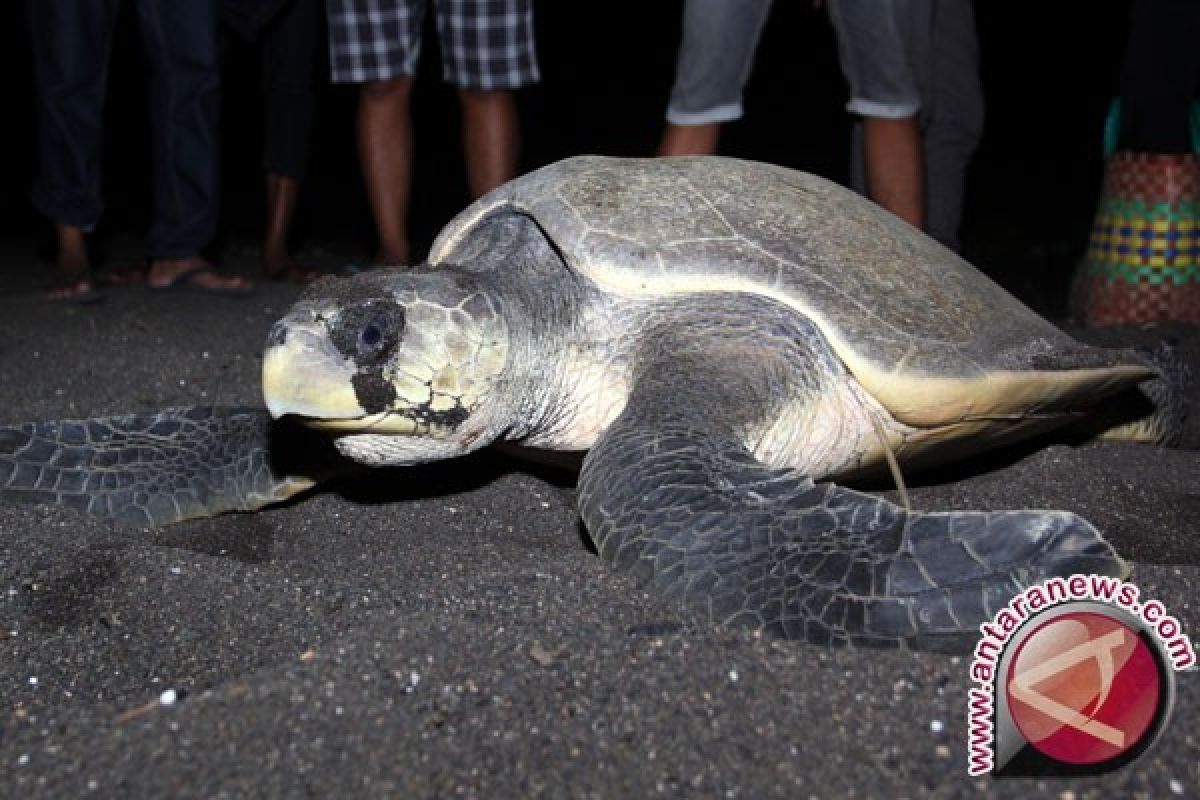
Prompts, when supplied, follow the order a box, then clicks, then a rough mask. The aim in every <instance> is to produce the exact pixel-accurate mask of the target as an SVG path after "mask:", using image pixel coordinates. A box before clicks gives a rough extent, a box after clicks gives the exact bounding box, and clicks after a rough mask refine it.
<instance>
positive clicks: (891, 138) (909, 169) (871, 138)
mask: <svg viewBox="0 0 1200 800" xmlns="http://www.w3.org/2000/svg"><path fill="white" fill-rule="evenodd" d="M863 155H864V161H865V162H866V172H867V194H868V195H869V196H870V198H871V199H872V200H874V201H875V202H876V203H878V204H879V205H881V206H883V207H884V208H886V209H887V210H888V211H891V212H892V213H893V214H895V215H896V216H898V217H900V218H901V219H902V220H904V221H905V222H907V223H909V224H910V225H912V226H914V227H916V228H919V229H921V230H924V229H925V162H924V158H923V156H922V154H921V129H920V127H919V126H918V123H917V118H916V117H915V116H913V117H905V118H902V119H884V118H881V117H865V118H864V119H863Z"/></svg>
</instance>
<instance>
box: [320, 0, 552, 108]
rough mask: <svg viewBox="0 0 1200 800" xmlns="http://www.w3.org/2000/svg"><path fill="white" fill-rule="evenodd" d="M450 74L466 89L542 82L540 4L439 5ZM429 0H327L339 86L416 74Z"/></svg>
mask: <svg viewBox="0 0 1200 800" xmlns="http://www.w3.org/2000/svg"><path fill="white" fill-rule="evenodd" d="M432 2H433V6H434V11H435V13H436V15H437V29H438V39H439V41H440V42H441V49H442V76H443V77H444V78H445V79H446V80H447V81H448V82H450V83H452V84H454V85H455V86H457V87H459V88H462V89H485V90H486V89H518V88H520V87H522V86H527V85H529V84H531V83H536V82H537V81H538V80H539V78H540V76H539V74H538V64H537V53H536V52H535V51H534V41H533V0H432ZM426 5H427V0H326V6H327V9H328V12H329V61H330V67H331V71H332V73H333V80H334V82H335V83H363V82H365V81H379V80H388V79H390V78H396V77H399V76H401V75H415V74H416V71H417V59H418V58H420V55H421V31H422V26H423V25H424V21H425V7H426Z"/></svg>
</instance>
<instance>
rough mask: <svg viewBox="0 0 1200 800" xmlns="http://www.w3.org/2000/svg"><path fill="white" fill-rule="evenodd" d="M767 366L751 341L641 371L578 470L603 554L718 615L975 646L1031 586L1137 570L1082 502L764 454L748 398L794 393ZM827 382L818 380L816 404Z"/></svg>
mask: <svg viewBox="0 0 1200 800" xmlns="http://www.w3.org/2000/svg"><path fill="white" fill-rule="evenodd" d="M679 347H683V344H679ZM774 373H775V374H781V371H774ZM770 374H772V370H771V369H770V368H769V364H765V365H758V366H756V364H755V358H754V355H753V350H752V349H746V350H745V351H744V352H743V354H742V355H741V356H740V357H734V356H732V355H730V354H720V353H719V352H718V354H717V355H715V356H713V357H708V356H706V355H705V354H698V355H697V356H696V357H695V358H688V357H686V354H679V353H678V352H677V353H676V354H675V355H674V356H673V357H670V358H663V359H660V360H657V361H655V362H653V364H652V367H651V368H650V369H647V370H646V371H645V372H644V373H643V374H642V375H641V377H640V378H639V379H638V381H637V384H636V386H635V388H634V391H633V393H632V395H631V397H630V400H629V403H628V405H627V406H626V408H625V410H624V411H623V412H622V414H621V415H620V417H619V418H618V419H617V420H616V421H615V422H614V423H613V424H612V425H611V426H610V427H609V428H608V430H607V431H605V433H604V434H603V435H602V436H601V437H600V440H599V441H598V442H597V443H596V445H595V446H594V447H593V448H592V450H591V452H590V453H589V454H588V456H587V458H586V459H585V461H584V465H583V469H582V472H581V474H580V481H579V505H580V511H581V513H582V516H583V520H584V523H585V525H586V526H587V529H588V532H589V534H590V535H591V537H592V539H593V541H594V542H595V544H596V547H597V550H598V551H599V553H600V555H601V556H602V557H604V558H605V559H607V560H609V561H611V562H612V563H614V564H615V565H616V566H618V567H620V568H623V569H627V570H629V571H631V572H633V573H634V574H635V575H636V576H637V577H639V578H640V579H641V580H642V581H643V582H645V583H647V584H649V585H651V586H653V587H654V588H655V589H657V590H658V591H659V592H661V593H662V594H664V595H665V596H667V597H669V598H671V599H674V600H678V601H682V602H683V603H684V604H685V605H687V606H689V607H691V608H692V609H699V610H700V611H702V612H704V613H706V614H707V615H708V616H710V617H711V618H712V619H714V620H716V621H721V622H731V623H740V624H748V625H751V626H753V627H755V628H759V629H762V630H764V631H768V632H771V633H774V634H777V635H782V636H785V637H788V638H799V639H807V640H810V641H817V642H853V643H860V644H882V645H897V644H900V643H902V642H903V643H907V644H909V645H911V646H916V647H920V648H933V649H952V650H959V649H964V648H966V647H969V646H971V645H973V643H974V642H975V641H976V640H977V638H978V636H979V625H980V624H981V623H983V622H985V621H988V620H989V619H991V617H992V615H994V614H995V613H997V612H998V611H999V609H1000V608H1001V607H1002V606H1003V605H1004V604H1006V603H1008V602H1009V600H1010V599H1011V598H1012V597H1013V596H1014V595H1015V594H1016V593H1017V592H1019V591H1020V590H1021V589H1022V588H1023V587H1025V586H1028V585H1031V584H1034V583H1038V582H1041V581H1043V580H1045V579H1047V578H1050V577H1052V576H1056V575H1067V574H1073V573H1097V574H1108V575H1120V576H1123V575H1124V574H1125V572H1126V571H1127V570H1126V567H1125V565H1124V563H1123V562H1122V561H1121V559H1120V558H1118V557H1117V555H1116V553H1115V552H1114V551H1113V549H1112V547H1111V546H1110V545H1109V544H1108V543H1107V542H1105V541H1104V539H1103V538H1102V537H1101V536H1100V534H1099V533H1098V532H1097V531H1096V529H1095V528H1093V527H1092V526H1091V525H1090V524H1089V523H1088V522H1087V521H1085V520H1083V519H1081V518H1080V517H1078V516H1076V515H1074V514H1071V513H1067V512H1056V511H997V512H946V513H920V512H911V511H906V510H905V509H903V508H900V507H898V506H896V505H894V504H892V503H889V502H887V501H886V500H883V499H880V498H878V497H874V496H871V495H867V494H862V493H860V492H855V491H851V490H848V489H844V488H842V487H838V486H835V485H832V484H827V483H826V484H817V483H814V482H813V481H812V480H810V479H809V478H808V477H806V476H804V475H802V474H800V473H798V472H796V471H794V470H781V469H772V468H769V467H767V466H766V465H764V464H762V463H761V462H759V461H758V460H756V459H755V458H754V457H753V456H752V455H751V453H750V452H749V451H748V449H747V448H746V446H745V445H744V434H742V433H739V429H741V430H745V426H746V424H747V422H748V420H747V419H746V418H745V417H744V416H742V417H741V418H739V413H738V409H739V408H741V409H745V408H746V407H747V398H765V397H770V396H773V395H782V394H785V392H782V391H779V387H778V386H776V387H772V386H770V385H768V384H767V383H766V382H765V381H766V380H768V377H766V376H769V375H770ZM821 393H822V387H821V386H820V385H819V378H818V379H815V382H814V386H813V387H811V390H810V391H809V397H810V402H811V403H812V404H813V405H814V406H815V405H816V403H817V402H819V400H820V399H821V396H822V395H821ZM801 402H802V401H801ZM760 408H764V410H766V411H767V413H768V414H769V413H771V409H770V408H767V407H766V406H765V405H763V406H760Z"/></svg>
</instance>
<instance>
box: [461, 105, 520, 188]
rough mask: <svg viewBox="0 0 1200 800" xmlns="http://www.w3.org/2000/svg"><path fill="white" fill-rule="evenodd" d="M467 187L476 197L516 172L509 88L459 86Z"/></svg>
mask: <svg viewBox="0 0 1200 800" xmlns="http://www.w3.org/2000/svg"><path fill="white" fill-rule="evenodd" d="M458 99H459V103H460V105H461V106H462V115H463V151H464V152H465V154H466V159H467V188H468V189H469V190H470V192H471V198H472V199H474V198H477V197H479V196H481V195H483V194H486V193H487V192H489V191H490V190H492V189H495V188H496V187H497V186H499V185H500V184H502V183H504V182H505V181H508V180H512V179H513V178H515V177H516V176H517V164H518V158H519V154H520V139H521V135H520V128H519V122H518V119H517V103H516V100H515V98H514V97H513V94H512V92H508V91H481V90H477V89H459V90H458Z"/></svg>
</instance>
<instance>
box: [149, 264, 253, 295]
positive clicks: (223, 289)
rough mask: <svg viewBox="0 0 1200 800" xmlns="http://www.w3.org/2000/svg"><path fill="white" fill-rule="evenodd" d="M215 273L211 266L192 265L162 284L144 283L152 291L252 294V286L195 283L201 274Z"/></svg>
mask: <svg viewBox="0 0 1200 800" xmlns="http://www.w3.org/2000/svg"><path fill="white" fill-rule="evenodd" d="M205 273H208V274H212V275H216V274H217V271H216V270H214V269H213V268H212V267H192V268H191V269H186V270H184V271H183V272H181V273H179V274H178V275H176V276H175V277H174V278H172V279H171V282H170V283H168V284H166V285H164V286H153V285H151V284H149V283H147V284H146V288H148V289H149V290H150V291H152V292H197V293H199V294H218V295H224V296H226V297H249V296H250V295H252V294H254V287H253V286H205V285H204V284H202V283H197V282H196V278H197V277H198V276H200V275H202V274H205Z"/></svg>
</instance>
